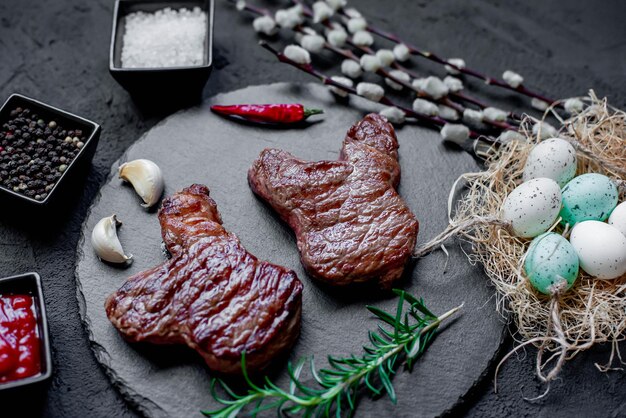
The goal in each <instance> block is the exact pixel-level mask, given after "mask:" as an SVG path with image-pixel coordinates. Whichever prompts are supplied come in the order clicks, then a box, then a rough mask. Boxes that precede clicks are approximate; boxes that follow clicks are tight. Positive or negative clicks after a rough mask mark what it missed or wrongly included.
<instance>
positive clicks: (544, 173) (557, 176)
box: [524, 138, 576, 187]
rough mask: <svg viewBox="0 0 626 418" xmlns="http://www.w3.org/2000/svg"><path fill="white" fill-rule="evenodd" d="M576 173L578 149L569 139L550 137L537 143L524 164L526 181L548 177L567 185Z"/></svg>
mask: <svg viewBox="0 0 626 418" xmlns="http://www.w3.org/2000/svg"><path fill="white" fill-rule="evenodd" d="M575 175H576V150H575V149H574V147H573V146H572V144H570V143H569V142H568V141H566V140H564V139H561V138H550V139H546V140H545V141H542V142H540V143H539V144H537V145H535V146H534V147H533V149H532V150H531V151H530V154H528V158H527V159H526V164H525V165H524V181H528V180H531V179H536V178H540V177H546V178H549V179H552V180H554V181H556V182H557V183H558V185H559V187H563V186H565V185H566V184H567V183H568V182H569V181H570V180H571V179H573V178H574V176H575Z"/></svg>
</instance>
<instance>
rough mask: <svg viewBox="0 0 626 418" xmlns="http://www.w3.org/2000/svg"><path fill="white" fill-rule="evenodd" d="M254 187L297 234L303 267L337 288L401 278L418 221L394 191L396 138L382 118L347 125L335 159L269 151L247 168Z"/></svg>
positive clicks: (397, 167) (397, 169)
mask: <svg viewBox="0 0 626 418" xmlns="http://www.w3.org/2000/svg"><path fill="white" fill-rule="evenodd" d="M248 182H249V183H250V187H251V188H252V190H253V191H254V192H255V193H256V194H257V195H258V196H260V197H261V198H262V199H263V200H265V201H266V202H267V203H268V204H269V205H270V206H272V208H274V210H275V211H276V212H278V214H279V215H280V217H281V218H282V219H283V220H284V221H285V222H286V223H287V224H288V225H289V226H290V227H291V228H292V229H293V231H294V233H295V235H296V238H297V245H298V250H299V251H300V257H301V260H302V263H303V265H304V267H305V268H306V269H307V271H308V272H309V273H310V274H311V275H312V276H314V277H316V278H318V279H320V280H323V281H325V282H328V283H330V284H333V285H346V284H350V283H354V282H366V281H377V282H378V283H379V284H380V285H381V287H385V288H387V287H390V286H391V285H392V283H393V282H394V281H396V280H398V279H399V278H400V277H401V276H402V272H403V271H404V267H405V266H406V264H407V261H408V260H409V258H410V256H411V253H412V251H413V248H414V246H415V240H416V238H417V232H418V222H417V220H416V218H415V216H414V215H413V214H412V213H411V211H410V209H409V208H408V206H407V205H406V203H405V202H404V200H403V199H402V198H401V197H400V196H399V195H398V193H397V191H396V187H397V186H398V184H399V182H400V165H399V163H398V141H397V138H396V135H395V132H394V129H393V126H392V125H391V124H390V123H388V122H387V120H386V119H385V118H384V117H382V116H380V115H377V114H370V115H367V116H366V117H365V118H364V119H363V120H361V121H360V122H358V123H356V124H355V125H354V126H352V127H351V128H350V130H349V131H348V134H347V135H346V137H345V139H344V142H343V148H342V149H341V154H340V157H339V160H338V161H319V162H309V161H304V160H301V159H299V158H296V157H294V156H293V155H291V154H290V153H288V152H286V151H282V150H277V149H266V150H264V151H263V152H262V153H261V155H260V156H259V157H258V158H257V159H256V161H255V162H254V163H253V165H252V167H251V168H250V170H249V171H248Z"/></svg>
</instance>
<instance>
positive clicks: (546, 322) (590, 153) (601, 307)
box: [418, 92, 626, 382]
mask: <svg viewBox="0 0 626 418" xmlns="http://www.w3.org/2000/svg"><path fill="white" fill-rule="evenodd" d="M585 102H586V105H587V106H586V107H585V109H584V110H583V111H582V112H581V113H580V114H578V115H576V116H574V117H572V118H570V119H568V120H560V121H561V122H562V127H561V130H560V133H559V136H560V137H561V138H564V139H567V140H569V141H571V143H572V145H574V147H575V149H576V150H577V157H578V171H577V174H578V175H580V174H583V173H588V172H594V173H603V174H605V175H607V176H609V177H611V178H612V179H613V180H615V181H616V183H617V184H618V186H619V188H620V201H622V200H623V199H624V195H625V189H626V188H625V187H624V185H625V180H626V113H625V112H623V111H620V110H617V109H614V108H612V107H610V106H609V105H608V104H607V102H606V99H605V100H599V99H598V98H597V97H595V95H594V94H593V92H591V93H590V96H589V97H587V98H585ZM550 111H552V110H551V109H549V110H548V111H547V112H546V115H547V113H548V112H550ZM555 115H556V114H555ZM557 117H558V115H557ZM531 123H533V121H531V120H530V119H529V120H527V121H526V122H525V124H524V125H523V129H522V131H523V132H524V133H525V134H526V135H525V136H526V141H513V142H510V143H507V144H505V145H502V146H499V147H497V148H496V147H492V148H490V149H489V150H488V152H487V155H486V170H485V171H482V172H478V173H467V174H465V175H463V176H462V177H461V178H460V179H459V180H458V181H457V184H455V187H454V190H453V191H452V192H451V199H450V207H451V208H452V206H453V204H452V202H453V201H454V196H455V195H456V190H457V186H460V185H463V186H464V193H462V195H461V197H460V199H459V200H458V201H457V203H456V208H455V210H454V214H453V215H452V216H451V218H450V226H449V227H448V229H447V230H446V231H444V232H443V233H442V234H441V235H440V236H438V237H437V238H435V239H434V240H433V241H431V243H429V244H426V246H425V247H422V253H424V250H425V251H426V252H427V251H428V249H427V248H430V249H433V248H436V247H438V246H439V244H441V243H442V242H443V240H445V239H447V238H448V237H450V236H453V235H457V236H460V237H462V239H464V240H466V241H468V242H469V243H471V246H472V250H473V251H472V253H471V254H469V255H468V257H469V259H470V261H472V262H474V263H481V264H482V265H483V266H484V268H485V271H486V274H487V276H488V277H489V279H490V280H491V282H492V283H493V285H494V286H495V288H496V290H497V307H498V310H499V312H500V313H501V314H503V315H505V316H507V317H510V318H512V320H513V321H514V322H515V324H516V325H517V326H516V333H515V335H514V338H515V339H516V340H517V341H518V342H519V345H518V346H517V347H516V349H515V350H513V351H512V352H511V353H509V355H511V354H513V353H514V352H515V351H516V350H517V349H518V348H521V347H523V346H526V345H530V344H532V345H534V346H536V347H537V348H538V355H537V370H536V372H537V375H538V376H539V378H540V379H541V380H542V381H544V382H549V381H551V380H553V379H554V378H555V377H556V375H557V374H558V372H559V370H560V369H561V366H562V365H563V363H564V362H565V361H567V360H569V359H571V358H573V357H574V356H575V355H577V354H578V353H579V352H581V351H583V350H586V349H588V348H590V347H591V346H593V345H594V344H598V343H611V344H613V351H612V355H611V358H610V359H609V362H608V364H607V365H604V366H601V365H597V367H598V368H599V369H600V370H603V371H606V370H608V369H609V368H610V367H612V365H614V364H615V363H616V361H615V360H617V362H621V363H622V364H625V363H624V362H622V359H621V357H620V353H619V349H618V345H617V343H618V342H619V341H622V340H624V339H625V338H626V276H623V277H621V278H618V279H615V280H606V281H604V280H598V279H594V278H593V277H590V276H589V275H587V274H585V273H584V272H583V271H582V270H581V271H580V274H579V277H578V278H577V280H576V283H575V285H574V287H573V288H572V289H570V290H569V291H567V292H565V293H563V294H562V295H560V296H558V297H550V296H545V295H542V294H540V293H539V292H537V291H535V290H534V289H533V288H532V286H531V285H530V283H529V282H528V280H527V279H526V278H525V277H524V272H523V268H522V263H523V259H524V255H525V253H526V250H527V249H528V246H529V244H530V241H531V240H529V239H522V238H518V237H515V236H514V235H512V234H511V233H510V232H509V230H508V229H507V226H506V225H504V224H503V223H502V222H501V221H499V215H500V208H501V206H502V203H503V202H504V199H505V198H506V197H507V195H508V194H509V193H510V192H511V191H512V190H513V189H514V188H515V187H516V186H518V185H519V184H521V183H522V173H523V169H524V164H525V162H526V159H527V157H528V154H529V153H530V151H531V149H532V148H533V146H534V145H535V144H537V143H538V142H539V141H540V140H539V139H538V138H537V137H534V136H533V135H532V133H531V130H530V129H528V127H529V126H531ZM537 136H540V133H539V135H537ZM553 231H554V232H558V233H562V232H563V230H562V227H561V226H560V225H558V222H557V224H556V225H554V226H553ZM566 233H567V232H566ZM419 252H420V251H419V250H418V253H419ZM509 314H510V315H509ZM509 355H507V356H506V357H505V358H504V359H503V361H504V360H506V358H508V356H509ZM548 370H549V372H548Z"/></svg>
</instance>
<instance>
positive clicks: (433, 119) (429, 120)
mask: <svg viewBox="0 0 626 418" xmlns="http://www.w3.org/2000/svg"><path fill="white" fill-rule="evenodd" d="M259 45H261V46H262V47H263V48H265V49H267V50H268V51H270V52H271V53H273V54H274V55H275V56H276V57H277V58H278V60H279V61H280V62H284V63H286V64H289V65H291V66H293V67H296V68H297V69H299V70H301V71H304V72H305V73H308V74H311V75H312V76H315V77H317V78H319V79H320V80H321V81H322V82H323V83H324V84H326V85H330V86H334V87H337V88H339V89H341V90H343V91H345V92H347V93H349V94H352V95H355V96H359V97H363V96H360V95H359V94H358V93H357V91H356V89H354V88H353V87H349V86H346V85H345V84H342V83H338V82H336V81H334V80H333V79H331V78H330V77H328V76H327V75H325V74H323V73H322V72H320V71H318V70H316V69H315V68H314V67H313V66H312V65H311V64H299V63H297V62H295V61H292V60H290V59H289V58H287V57H286V56H285V54H283V53H282V52H280V51H277V50H276V49H275V48H274V47H272V46H271V45H269V44H268V43H267V42H265V41H261V42H259ZM363 98H364V99H366V100H370V99H368V98H367V97H363ZM378 103H382V104H384V105H387V106H392V107H397V108H398V109H400V110H402V111H403V112H404V113H405V114H406V115H407V116H409V117H412V118H415V119H417V120H418V121H420V122H422V123H424V124H427V125H431V126H437V127H442V126H444V125H445V124H446V123H447V121H446V120H444V119H442V118H440V117H439V116H428V115H424V114H421V113H418V112H415V111H414V110H413V109H409V108H408V107H405V106H402V105H399V104H397V103H395V102H394V101H393V100H391V99H390V98H388V97H387V96H383V97H382V98H381V99H380V101H379V102H378ZM469 136H470V138H473V139H475V138H478V137H479V136H481V135H479V134H478V133H476V132H474V131H472V130H470V133H469Z"/></svg>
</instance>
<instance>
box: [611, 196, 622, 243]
mask: <svg viewBox="0 0 626 418" xmlns="http://www.w3.org/2000/svg"><path fill="white" fill-rule="evenodd" d="M609 224H610V225H613V226H614V227H615V228H617V230H619V232H621V233H622V234H624V236H626V202H622V203H620V204H619V205H617V207H616V208H615V209H613V212H611V216H609Z"/></svg>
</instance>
